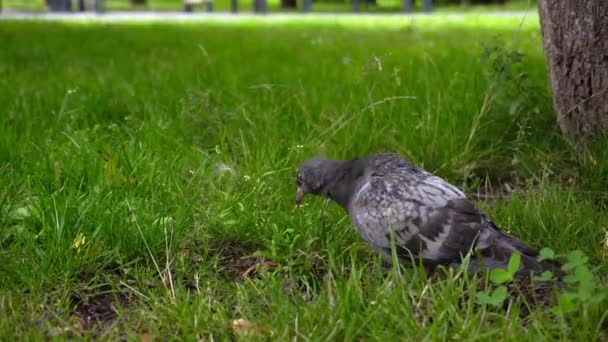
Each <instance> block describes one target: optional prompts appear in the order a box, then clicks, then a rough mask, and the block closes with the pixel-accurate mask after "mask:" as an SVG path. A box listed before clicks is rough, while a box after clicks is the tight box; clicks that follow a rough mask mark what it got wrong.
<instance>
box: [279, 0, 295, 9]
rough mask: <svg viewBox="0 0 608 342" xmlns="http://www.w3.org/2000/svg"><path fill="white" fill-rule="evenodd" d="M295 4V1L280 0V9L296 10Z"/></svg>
mask: <svg viewBox="0 0 608 342" xmlns="http://www.w3.org/2000/svg"><path fill="white" fill-rule="evenodd" d="M297 7H298V5H297V2H296V0H281V8H285V9H288V8H297Z"/></svg>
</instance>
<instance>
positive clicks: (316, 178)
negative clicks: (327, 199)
mask: <svg viewBox="0 0 608 342" xmlns="http://www.w3.org/2000/svg"><path fill="white" fill-rule="evenodd" d="M337 170H338V162H337V161H335V160H330V159H326V158H320V157H315V158H311V159H308V160H306V161H304V162H303V163H302V164H301V165H300V167H299V168H298V174H297V178H296V184H297V186H298V191H297V193H296V205H300V203H301V202H302V198H303V197H304V195H306V194H313V195H322V196H325V195H326V191H327V187H328V185H329V184H330V182H331V181H332V179H333V178H334V177H335V174H336V172H337Z"/></svg>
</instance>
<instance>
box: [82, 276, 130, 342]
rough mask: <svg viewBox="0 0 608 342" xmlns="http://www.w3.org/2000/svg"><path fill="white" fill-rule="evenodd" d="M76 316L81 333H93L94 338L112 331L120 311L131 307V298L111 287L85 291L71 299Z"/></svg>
mask: <svg viewBox="0 0 608 342" xmlns="http://www.w3.org/2000/svg"><path fill="white" fill-rule="evenodd" d="M71 300H72V303H74V312H73V314H74V316H76V317H77V328H78V330H80V332H81V333H86V332H91V333H92V334H93V336H94V337H98V336H100V335H102V334H103V333H104V332H105V331H107V330H108V329H110V328H111V327H112V326H113V325H114V323H115V321H116V318H117V316H118V310H120V309H124V308H126V307H128V306H129V304H130V302H131V298H130V297H129V296H128V295H127V294H125V293H122V292H117V291H115V290H113V289H112V288H111V287H110V286H102V287H100V288H99V289H97V290H95V291H84V292H82V293H78V294H75V295H73V296H72V297H71Z"/></svg>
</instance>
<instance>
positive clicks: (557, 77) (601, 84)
mask: <svg viewBox="0 0 608 342" xmlns="http://www.w3.org/2000/svg"><path fill="white" fill-rule="evenodd" d="M539 14H540V22H541V29H542V35H543V43H544V48H545V56H546V58H547V64H548V67H549V78H550V80H551V88H552V90H553V103H554V106H555V111H556V114H557V122H558V124H559V127H560V128H561V130H562V132H564V133H565V134H567V135H569V136H571V137H573V138H581V137H588V136H591V135H593V134H596V133H608V1H606V0H540V1H539Z"/></svg>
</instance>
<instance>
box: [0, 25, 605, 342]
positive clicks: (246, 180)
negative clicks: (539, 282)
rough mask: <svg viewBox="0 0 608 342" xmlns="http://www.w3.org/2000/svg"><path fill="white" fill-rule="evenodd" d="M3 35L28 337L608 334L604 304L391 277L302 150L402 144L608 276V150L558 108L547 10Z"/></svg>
mask: <svg viewBox="0 0 608 342" xmlns="http://www.w3.org/2000/svg"><path fill="white" fill-rule="evenodd" d="M0 45H1V46H2V49H0V94H2V96H0V123H1V124H0V274H2V276H1V277H0V334H1V335H2V336H5V337H6V338H7V339H9V340H11V339H13V338H20V339H26V338H27V339H40V338H47V337H50V336H55V337H62V338H65V337H69V336H89V337H91V336H95V337H104V338H119V337H129V338H132V339H137V338H142V339H147V338H149V337H150V336H165V337H172V338H175V339H187V340H193V339H195V338H202V339H217V338H220V339H223V338H227V337H230V336H240V334H245V333H251V334H253V333H258V331H259V334H260V336H263V335H265V336H270V335H271V336H272V337H273V338H276V339H280V340H287V339H288V338H289V339H291V338H297V339H302V340H306V339H312V340H321V339H328V340H333V339H338V340H342V339H347V340H354V339H378V340H387V339H395V338H399V339H406V340H422V339H427V340H436V339H442V340H443V339H462V338H465V339H482V340H490V339H506V340H522V339H524V340H536V339H537V338H541V337H542V338H544V339H549V338H551V339H552V338H557V339H564V340H572V339H575V340H601V339H606V338H607V337H608V335H607V333H606V312H607V311H606V305H605V304H606V303H605V301H604V302H600V304H599V305H597V304H596V305H591V304H589V305H587V304H584V303H583V304H579V305H575V306H574V307H573V309H572V310H571V311H570V312H567V313H564V312H562V311H553V310H550V309H547V308H544V307H542V306H536V305H533V303H530V302H527V301H526V300H524V298H519V297H517V296H515V297H514V298H515V299H513V300H512V302H511V303H510V304H508V305H507V307H506V308H502V307H501V308H493V307H491V306H484V305H477V304H476V301H475V293H477V291H478V290H479V289H478V281H477V280H476V279H475V278H472V277H470V276H467V275H466V274H462V273H458V272H456V273H454V272H449V271H445V272H442V273H440V274H439V275H438V277H437V278H436V279H435V280H434V281H433V282H428V281H427V280H426V279H425V278H424V276H423V274H422V273H421V271H420V270H419V269H418V268H411V267H405V266H404V267H403V268H395V269H393V270H392V271H391V272H390V273H389V274H388V275H384V274H383V272H382V270H381V262H380V260H378V258H377V257H376V256H375V255H374V254H373V253H372V252H371V251H370V250H369V248H368V247H367V246H366V245H365V244H364V243H363V242H362V241H361V239H360V238H359V237H358V235H357V233H356V232H355V231H354V230H353V229H352V227H351V225H350V223H349V221H348V218H347V217H346V215H345V213H344V212H343V211H342V210H340V209H339V208H337V206H336V205H334V204H332V203H329V202H327V201H324V200H321V199H309V200H308V201H307V202H306V205H305V207H304V208H300V209H295V208H294V192H295V175H294V171H295V168H296V167H297V165H298V163H299V162H301V161H302V160H303V159H306V158H308V157H310V156H313V155H316V154H326V155H329V156H331V157H336V158H341V157H353V156H356V155H360V154H364V153H369V152H376V151H396V152H400V153H402V154H404V155H405V156H407V157H408V158H411V159H412V160H413V161H415V162H417V163H419V164H421V165H423V166H424V167H426V168H427V169H429V170H432V171H434V172H436V173H437V174H439V175H441V176H443V177H446V178H447V179H449V180H450V181H453V182H454V183H455V184H457V185H459V186H461V187H463V188H464V189H466V191H467V192H468V193H469V194H471V195H472V196H473V197H474V198H475V195H476V194H480V195H487V194H489V196H481V198H483V199H484V200H479V201H478V203H479V205H480V206H482V207H483V208H484V209H485V210H486V211H487V212H488V213H489V214H491V216H493V217H494V218H495V221H496V222H497V223H498V224H499V225H501V226H502V227H503V228H504V229H505V230H507V231H510V232H511V233H512V234H514V235H516V236H518V237H521V238H522V239H524V240H526V241H528V242H529V243H530V244H532V245H534V246H535V247H538V248H540V247H545V246H548V247H551V248H552V249H554V250H555V251H556V252H558V253H566V252H568V251H571V250H574V249H580V250H582V251H583V252H585V254H587V256H589V258H590V263H591V264H592V265H593V269H595V271H596V273H597V274H598V276H599V275H601V274H602V273H604V274H605V271H606V270H607V267H606V256H607V253H608V246H607V245H606V244H607V241H606V234H607V230H606V227H608V212H607V211H606V204H607V201H606V199H607V198H606V193H605V192H604V191H605V184H607V183H606V182H607V181H608V155H607V153H608V152H607V151H606V149H605V148H604V146H605V142H603V141H598V142H596V144H595V146H596V147H595V148H589V149H580V148H579V149H576V148H575V147H574V146H572V145H571V144H570V143H568V142H567V141H565V140H564V139H562V138H561V136H560V134H559V132H558V130H557V129H556V124H555V118H554V115H553V114H552V108H551V99H550V96H549V92H548V88H547V76H546V71H545V64H544V60H543V54H542V49H541V43H540V35H539V30H538V24H537V18H536V17H532V18H529V19H528V20H527V21H526V22H524V23H523V24H521V25H520V21H519V20H518V19H512V18H511V19H508V18H502V19H500V18H492V17H481V18H480V17H470V18H469V17H465V18H462V19H458V20H457V19H451V20H448V19H446V18H442V17H425V18H417V19H416V20H415V21H413V22H412V21H409V20H404V19H399V18H389V19H387V18H366V19H364V20H363V19H361V20H357V19H352V18H351V19H344V20H329V19H319V18H312V19H311V18H309V19H295V18H294V19H291V21H289V22H283V23H282V25H280V26H279V25H276V24H275V23H273V21H272V20H264V19H253V20H249V21H243V22H233V23H231V24H225V23H220V22H207V23H203V22H201V23H189V24H169V23H164V24H160V23H155V24H153V23H138V24H128V23H123V24H118V23H114V24H107V23H60V22H54V23H50V22H11V21H4V22H0ZM477 197H479V196H477ZM598 267H599V268H598ZM602 281H605V280H602V279H599V280H598V282H602ZM604 289H605V288H604ZM239 319H242V321H234V320H239ZM233 324H234V325H235V326H233ZM244 338H245V339H250V338H251V336H250V335H249V336H246V337H244Z"/></svg>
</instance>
